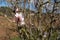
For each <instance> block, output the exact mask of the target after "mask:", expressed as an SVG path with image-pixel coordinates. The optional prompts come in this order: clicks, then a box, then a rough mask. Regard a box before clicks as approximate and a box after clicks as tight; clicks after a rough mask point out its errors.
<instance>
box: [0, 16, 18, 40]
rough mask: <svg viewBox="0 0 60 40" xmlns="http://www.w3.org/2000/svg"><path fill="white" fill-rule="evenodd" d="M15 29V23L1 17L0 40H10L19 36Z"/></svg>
mask: <svg viewBox="0 0 60 40" xmlns="http://www.w3.org/2000/svg"><path fill="white" fill-rule="evenodd" d="M15 29H16V25H15V23H12V22H11V21H9V20H8V19H7V18H6V17H3V16H0V40H10V39H11V38H12V37H14V36H17V35H18V33H17V32H16V31H15Z"/></svg>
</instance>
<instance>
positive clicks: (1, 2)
mask: <svg viewBox="0 0 60 40" xmlns="http://www.w3.org/2000/svg"><path fill="white" fill-rule="evenodd" d="M33 1H34V0H31V1H30V2H31V3H30V10H33V11H36V10H37V9H36V7H35V5H34V3H33ZM46 1H48V0H43V2H46ZM58 1H59V0H58ZM53 3H54V0H51V4H53ZM8 5H10V4H9V3H7V2H6V0H0V6H8ZM21 6H22V7H23V6H24V5H23V3H22V5H21ZM26 8H28V3H27V2H26ZM50 8H52V7H50ZM42 12H44V13H46V9H45V8H43V10H42Z"/></svg>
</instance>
